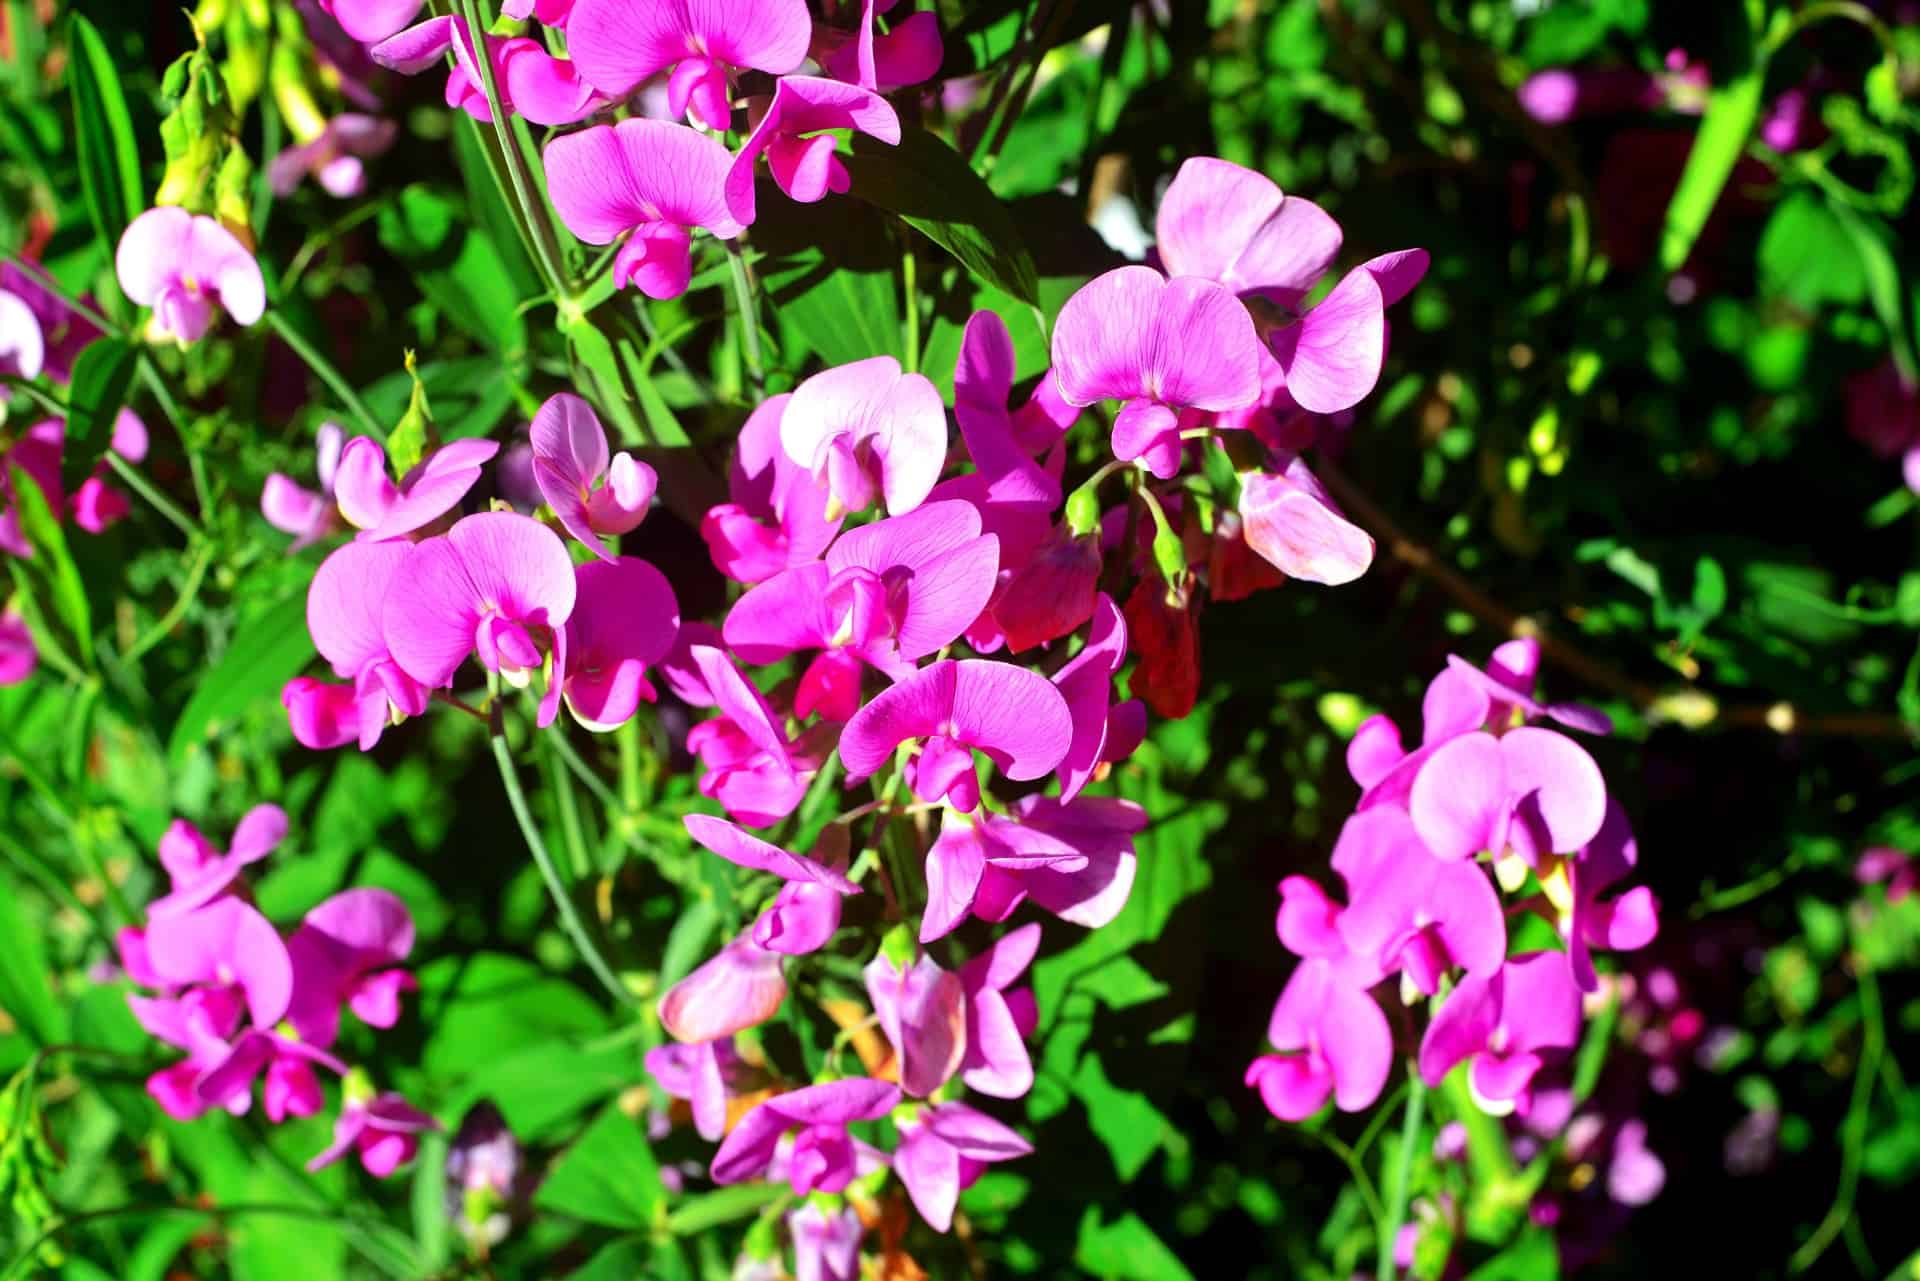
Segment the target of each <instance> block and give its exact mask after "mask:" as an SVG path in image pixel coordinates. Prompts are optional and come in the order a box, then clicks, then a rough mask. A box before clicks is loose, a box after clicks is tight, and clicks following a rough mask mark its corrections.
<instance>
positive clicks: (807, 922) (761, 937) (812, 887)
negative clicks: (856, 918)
mask: <svg viewBox="0 0 1920 1281" xmlns="http://www.w3.org/2000/svg"><path fill="white" fill-rule="evenodd" d="M839 928H840V895H839V894H838V893H837V892H835V891H833V890H830V889H828V888H827V887H826V886H824V885H819V884H816V883H814V882H811V881H795V882H793V883H792V884H789V885H785V886H782V887H781V889H780V893H779V894H777V895H775V896H774V900H773V902H772V903H771V904H770V905H768V907H767V910H766V911H764V912H762V913H761V914H760V915H759V917H758V918H757V919H756V920H755V921H754V923H753V941H754V942H755V943H758V944H759V945H760V946H761V947H764V948H766V949H767V950H768V951H770V952H779V953H781V954H783V955H785V956H805V955H806V954H807V953H809V952H817V951H819V950H820V949H821V948H823V947H825V946H826V945H827V943H828V941H829V940H831V939H832V938H833V935H834V932H835V931H836V930H838V929H839Z"/></svg>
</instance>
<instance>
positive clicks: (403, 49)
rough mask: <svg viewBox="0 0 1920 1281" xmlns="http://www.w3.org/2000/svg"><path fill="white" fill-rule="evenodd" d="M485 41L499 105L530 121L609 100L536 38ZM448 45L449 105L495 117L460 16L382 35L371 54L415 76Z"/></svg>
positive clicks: (580, 115) (548, 120)
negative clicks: (385, 37)
mask: <svg viewBox="0 0 1920 1281" xmlns="http://www.w3.org/2000/svg"><path fill="white" fill-rule="evenodd" d="M486 45H487V58H488V60H489V61H491V62H492V63H493V76H494V85H495V87H496V88H497V89H498V91H499V94H500V105H501V106H502V107H504V108H506V109H507V110H508V111H510V112H512V113H513V114H514V115H517V116H521V117H523V118H525V119H526V120H527V121H529V122H530V123H532V124H537V125H566V124H572V123H573V122H574V121H576V120H584V119H585V118H586V117H587V116H589V115H592V114H593V113H594V112H595V111H598V110H599V109H600V108H602V107H604V106H606V105H607V100H606V99H605V98H603V97H601V96H600V95H599V94H598V93H596V92H594V88H593V86H592V85H591V84H590V83H588V82H587V80H586V79H585V78H583V77H582V76H581V75H580V73H579V69H578V67H576V66H575V65H574V64H573V63H572V62H569V61H568V60H567V59H565V58H556V57H554V56H553V55H552V54H550V53H548V52H547V48H546V46H545V45H543V44H541V43H540V42H539V41H538V40H531V39H528V38H527V37H525V36H515V37H512V38H503V37H500V36H493V35H490V36H488V37H487V38H486ZM449 49H451V50H452V51H453V69H452V70H451V71H449V72H448V73H447V92H446V101H447V105H448V106H449V107H459V108H460V109H461V110H463V111H465V112H466V113H467V114H468V115H469V116H472V117H473V118H474V119H475V120H478V121H479V122H480V123H482V124H489V123H491V122H492V120H493V108H492V105H491V104H490V103H488V101H487V94H486V85H485V81H484V79H483V78H482V72H481V70H480V58H479V54H478V51H477V50H476V49H475V47H474V43H473V38H472V36H471V35H470V34H469V33H468V31H467V28H466V24H465V23H464V22H462V21H460V20H459V19H457V18H450V17H440V18H429V19H428V20H427V21H425V22H423V23H420V24H419V25H418V26H414V27H409V28H407V29H406V30H405V31H402V32H399V33H398V34H396V35H393V36H391V37H389V38H387V39H385V40H382V41H381V42H380V43H379V44H377V45H375V46H374V47H373V50H372V54H373V60H374V61H375V62H377V63H379V64H380V65H381V66H383V67H386V68H387V69H389V70H391V71H397V72H399V73H400V74H401V75H404V76H411V75H418V74H419V73H420V72H422V71H426V70H427V69H429V68H431V67H436V66H439V65H440V63H441V60H442V58H443V56H444V55H445V54H446V52H447V51H448V50H449Z"/></svg>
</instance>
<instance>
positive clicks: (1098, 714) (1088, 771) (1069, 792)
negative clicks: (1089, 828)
mask: <svg viewBox="0 0 1920 1281" xmlns="http://www.w3.org/2000/svg"><path fill="white" fill-rule="evenodd" d="M1126 661H1127V624H1126V620H1125V619H1123V618H1122V617H1121V616H1120V610H1119V607H1117V606H1116V605H1115V604H1114V603H1113V601H1112V600H1111V599H1110V598H1109V597H1108V596H1107V594H1106V593H1105V592H1102V593H1100V595H1099V597H1098V599H1097V600H1096V602H1095V604H1094V607H1093V626H1092V627H1090V628H1089V629H1088V631H1087V643H1086V645H1085V646H1084V647H1083V648H1082V649H1081V650H1080V652H1079V653H1078V654H1075V655H1074V656H1073V657H1072V658H1071V659H1069V660H1068V661H1067V663H1066V665H1065V666H1063V667H1062V668H1061V669H1060V670H1059V671H1058V672H1055V673H1054V676H1053V684H1054V687H1055V688H1056V689H1058V690H1059V691H1060V696H1061V697H1062V698H1064V699H1065V700H1066V702H1067V711H1068V713H1069V714H1070V715H1071V716H1072V717H1073V743H1072V745H1071V746H1070V747H1068V748H1067V755H1066V759H1064V760H1062V761H1061V762H1060V800H1061V801H1062V803H1065V802H1067V801H1071V800H1072V799H1073V798H1074V797H1076V796H1078V795H1079V794H1080V789H1081V788H1083V787H1085V786H1086V785H1087V784H1088V783H1089V782H1090V781H1091V780H1092V779H1093V775H1094V771H1095V770H1096V769H1098V768H1099V766H1100V763H1101V761H1102V760H1103V759H1105V753H1106V747H1107V713H1108V711H1109V710H1110V708H1111V707H1112V704H1113V678H1114V676H1115V675H1116V674H1117V673H1118V672H1119V671H1120V666H1121V664H1123V663H1125V662H1126Z"/></svg>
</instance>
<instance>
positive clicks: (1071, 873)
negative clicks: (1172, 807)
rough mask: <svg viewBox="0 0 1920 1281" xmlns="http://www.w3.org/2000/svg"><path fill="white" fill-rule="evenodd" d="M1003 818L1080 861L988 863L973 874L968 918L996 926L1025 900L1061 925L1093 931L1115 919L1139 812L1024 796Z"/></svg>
mask: <svg viewBox="0 0 1920 1281" xmlns="http://www.w3.org/2000/svg"><path fill="white" fill-rule="evenodd" d="M1011 817H1012V818H1013V819H1014V820H1016V821H1017V822H1018V824H1019V826H1020V827H1021V828H1022V829H1023V830H1024V831H1025V832H1026V833H1027V834H1028V835H1029V838H1030V839H1031V837H1032V836H1034V835H1036V834H1037V836H1039V837H1041V838H1045V839H1047V840H1049V841H1053V842H1058V843H1059V844H1060V845H1064V846H1066V847H1068V848H1070V849H1072V850H1073V851H1075V853H1077V854H1078V855H1079V856H1080V858H1082V859H1084V860H1085V862H1084V863H1079V864H1077V865H1076V864H1075V863H1074V862H1073V861H1070V860H1064V859H1063V860H1059V861H1037V860H1036V861H1035V862H1033V863H1032V865H1030V866H1026V867H1016V866H1014V865H1013V863H1012V862H1011V861H1009V860H999V859H996V860H991V861H989V862H988V863H987V865H986V867H985V869H984V870H982V872H981V874H980V887H979V889H978V890H977V891H976V892H975V894H974V897H973V914H974V915H975V916H977V917H979V918H980V919H982V920H986V921H1004V920H1006V919H1007V918H1008V917H1009V916H1011V915H1012V914H1013V910H1014V909H1015V908H1016V907H1018V906H1019V905H1020V904H1021V903H1023V902H1025V901H1026V900H1027V899H1029V898H1031V899H1032V900H1033V901H1034V903H1035V904H1037V905H1038V906H1040V907H1042V908H1045V909H1046V910H1047V911H1049V912H1051V913H1053V914H1054V915H1055V916H1057V917H1059V918H1060V919H1061V920H1063V921H1071V922H1072V923H1073V924H1075V925H1080V926H1084V927H1086V928H1087V929H1099V928H1100V927H1101V926H1103V925H1106V924H1108V923H1109V922H1111V921H1112V920H1113V918H1114V917H1116V916H1118V915H1120V909H1121V908H1123V907H1125V906H1126V905H1127V896H1128V895H1129V894H1130V893H1131V892H1132V890H1133V879H1134V872H1135V869H1136V867H1137V865H1138V858H1137V856H1136V855H1135V853H1134V849H1133V838H1134V837H1135V836H1138V835H1139V834H1140V833H1141V832H1142V831H1144V830H1145V829H1146V826H1147V812H1146V811H1145V810H1144V809H1142V808H1141V807H1140V806H1138V805H1136V804H1134V803H1133V802H1132V801H1124V800H1121V799H1119V798H1118V797H1112V796H1084V795H1083V796H1078V797H1075V798H1074V799H1073V801H1071V802H1062V801H1061V800H1060V799H1059V798H1058V797H1054V796H1041V795H1037V794H1035V795H1029V796H1023V797H1021V798H1020V799H1019V800H1018V801H1015V802H1014V804H1013V807H1012V814H1011Z"/></svg>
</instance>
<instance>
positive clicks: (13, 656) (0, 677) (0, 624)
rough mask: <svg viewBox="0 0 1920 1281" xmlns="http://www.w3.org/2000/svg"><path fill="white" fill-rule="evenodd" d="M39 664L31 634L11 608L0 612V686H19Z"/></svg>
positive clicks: (38, 655) (37, 650) (37, 648)
mask: <svg viewBox="0 0 1920 1281" xmlns="http://www.w3.org/2000/svg"><path fill="white" fill-rule="evenodd" d="M39 664H40V650H39V647H38V646H36V645H35V644H34V643H33V632H32V631H31V630H29V629H28V627H27V625H26V622H25V621H24V620H22V619H21V617H20V615H18V614H16V613H14V612H13V610H12V609H11V608H8V609H6V610H0V686H6V685H19V684H21V683H23V682H24V681H25V680H26V679H27V678H28V677H30V676H32V675H33V669H34V668H35V667H37V666H39Z"/></svg>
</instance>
